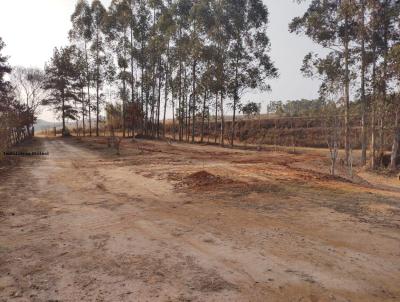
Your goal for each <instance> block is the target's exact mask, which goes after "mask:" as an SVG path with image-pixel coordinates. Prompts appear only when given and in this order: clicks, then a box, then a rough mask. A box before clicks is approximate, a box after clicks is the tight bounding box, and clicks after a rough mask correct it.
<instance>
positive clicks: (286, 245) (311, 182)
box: [0, 138, 400, 302]
mask: <svg viewBox="0 0 400 302" xmlns="http://www.w3.org/2000/svg"><path fill="white" fill-rule="evenodd" d="M29 148H31V149H35V150H41V151H48V152H49V153H50V156H48V157H41V158H37V157H35V158H23V159H22V160H21V163H20V165H19V166H18V167H17V168H15V169H13V170H6V171H3V172H1V176H0V301H302V302H306V301H311V302H314V301H400V286H399V285H400V193H399V191H398V190H397V189H396V188H395V184H394V185H393V187H381V186H378V185H376V186H375V185H373V184H370V183H369V184H368V183H366V182H363V181H362V180H360V181H358V182H357V183H356V184H355V183H350V182H347V181H346V180H344V179H331V178H329V176H328V175H326V174H324V171H325V170H324V169H325V168H326V166H325V164H326V163H325V159H324V158H323V157H312V158H311V157H310V156H309V155H305V154H300V155H289V154H281V153H274V152H255V151H241V150H229V149H221V148H217V147H205V146H190V145H184V144H182V145H179V144H173V145H169V144H166V143H162V142H148V141H147V142H146V141H140V142H136V143H133V142H129V141H125V142H124V143H123V145H122V154H121V156H116V155H114V154H113V151H110V150H108V149H107V147H106V145H105V141H102V140H95V139H93V140H89V141H85V142H80V141H77V140H76V139H68V140H61V139H44V138H42V139H36V141H35V143H34V144H33V145H32V146H30V147H29Z"/></svg>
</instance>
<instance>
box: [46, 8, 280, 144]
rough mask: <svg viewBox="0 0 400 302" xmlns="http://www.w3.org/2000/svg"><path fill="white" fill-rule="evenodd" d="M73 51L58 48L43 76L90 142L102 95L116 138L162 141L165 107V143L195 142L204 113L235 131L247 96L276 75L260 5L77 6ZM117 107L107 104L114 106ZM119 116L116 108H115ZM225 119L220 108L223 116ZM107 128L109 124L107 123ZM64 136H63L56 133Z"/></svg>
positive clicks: (65, 115)
mask: <svg viewBox="0 0 400 302" xmlns="http://www.w3.org/2000/svg"><path fill="white" fill-rule="evenodd" d="M71 20H72V30H71V32H70V40H71V46H68V47H65V48H61V49H56V50H55V52H54V55H53V58H52V59H51V61H50V62H49V64H48V65H47V67H46V75H47V79H48V80H47V82H48V83H47V87H48V88H49V89H50V90H51V91H52V98H51V99H49V101H48V102H47V104H49V105H53V106H54V107H55V108H56V109H57V110H58V111H59V112H60V113H61V114H60V115H61V117H62V118H63V120H65V118H72V119H81V120H82V122H83V131H85V128H86V127H85V122H84V121H85V119H88V120H89V121H88V124H89V134H91V132H92V129H91V127H92V119H93V112H96V135H99V120H100V117H99V115H100V113H101V112H102V110H103V107H104V106H103V104H104V101H105V96H106V93H105V92H106V88H108V89H109V90H110V88H111V89H113V88H114V90H115V91H116V92H117V94H116V95H117V97H116V98H115V99H111V100H109V101H115V100H118V101H119V102H120V106H119V107H118V106H114V107H110V106H107V108H108V109H109V110H110V112H111V113H112V114H113V120H114V121H115V112H116V111H118V110H119V111H120V121H119V122H118V124H120V126H121V128H122V129H121V130H122V133H123V135H124V136H126V135H127V133H128V134H129V133H131V134H132V135H134V134H135V133H140V134H143V135H147V136H151V137H161V136H165V128H166V127H165V123H166V117H167V110H168V108H172V117H173V118H172V122H173V128H172V129H173V137H174V138H177V139H179V140H181V141H182V140H185V139H186V140H187V141H189V140H190V141H192V142H194V140H195V124H196V125H198V124H199V123H201V124H203V125H204V121H205V119H206V118H207V116H209V115H210V114H213V115H215V119H216V120H217V119H218V118H220V119H222V122H221V126H220V129H219V131H220V141H221V143H222V144H223V143H224V138H225V137H224V136H225V133H226V129H224V128H225V127H224V109H225V108H226V107H227V106H229V107H230V109H231V111H232V113H233V123H231V125H232V126H231V129H229V134H230V135H229V139H230V143H231V144H233V139H234V134H235V120H236V115H237V112H238V110H239V105H240V103H241V96H242V94H243V93H244V92H245V91H246V90H247V89H261V90H267V89H269V86H268V85H267V84H266V80H267V79H270V78H274V77H276V76H277V69H276V68H275V67H274V65H273V63H272V62H271V60H270V57H269V55H268V53H269V49H270V47H269V46H270V42H269V39H268V37H267V35H266V27H267V24H268V11H267V8H266V6H265V5H264V4H263V2H262V0H198V1H192V0H176V1H171V0H113V1H112V2H111V5H110V7H109V8H105V7H103V5H102V3H101V2H100V1H99V0H94V1H93V2H92V3H89V2H87V1H86V0H79V1H78V3H77V5H76V9H75V12H74V13H73V15H72V17H71ZM114 105H115V104H114ZM117 107H118V108H117ZM225 110H226V109H225ZM114 123H115V122H114ZM64 128H65V127H64Z"/></svg>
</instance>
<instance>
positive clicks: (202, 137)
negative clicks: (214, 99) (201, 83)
mask: <svg viewBox="0 0 400 302" xmlns="http://www.w3.org/2000/svg"><path fill="white" fill-rule="evenodd" d="M206 101H207V89H204V99H203V113H202V117H201V140H200V141H201V143H203V141H204V119H205V114H206ZM209 120H210V119H209Z"/></svg>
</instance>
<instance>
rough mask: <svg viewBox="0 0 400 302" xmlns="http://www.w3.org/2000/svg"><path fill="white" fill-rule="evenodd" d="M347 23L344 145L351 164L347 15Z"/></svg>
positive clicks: (346, 158)
mask: <svg viewBox="0 0 400 302" xmlns="http://www.w3.org/2000/svg"><path fill="white" fill-rule="evenodd" d="M345 23H346V25H345V27H346V28H345V41H344V48H345V50H344V64H345V76H344V101H345V117H344V127H345V129H344V133H345V134H344V136H345V137H344V147H345V162H346V165H348V164H349V158H350V76H349V59H350V52H349V36H348V20H347V17H346V22H345Z"/></svg>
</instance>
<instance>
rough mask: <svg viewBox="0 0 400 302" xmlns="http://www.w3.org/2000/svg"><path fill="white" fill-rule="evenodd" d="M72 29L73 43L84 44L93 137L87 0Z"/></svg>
mask: <svg viewBox="0 0 400 302" xmlns="http://www.w3.org/2000/svg"><path fill="white" fill-rule="evenodd" d="M71 22H72V29H71V30H70V32H69V37H70V39H71V41H74V42H76V43H83V50H84V53H85V63H86V77H87V79H86V85H87V104H88V109H89V134H90V136H91V135H92V117H91V107H92V104H91V98H90V87H91V85H92V72H91V71H92V68H91V64H90V59H89V51H90V43H91V41H92V38H93V19H92V11H91V7H90V4H89V3H88V1H87V0H78V2H77V4H76V6H75V11H74V12H73V14H72V16H71Z"/></svg>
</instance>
